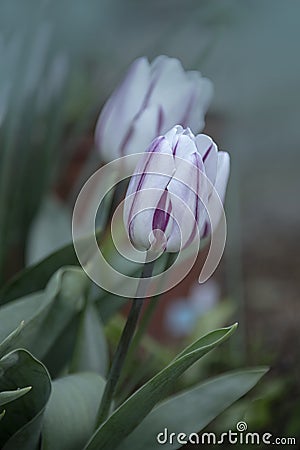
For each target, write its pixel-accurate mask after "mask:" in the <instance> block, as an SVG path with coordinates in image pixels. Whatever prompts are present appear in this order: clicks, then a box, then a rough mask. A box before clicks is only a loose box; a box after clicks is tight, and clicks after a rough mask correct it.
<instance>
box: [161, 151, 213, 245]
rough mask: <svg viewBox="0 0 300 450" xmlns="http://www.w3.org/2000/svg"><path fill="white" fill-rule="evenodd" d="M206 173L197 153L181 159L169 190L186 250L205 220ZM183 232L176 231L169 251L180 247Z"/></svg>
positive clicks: (174, 230) (173, 211) (172, 236)
mask: <svg viewBox="0 0 300 450" xmlns="http://www.w3.org/2000/svg"><path fill="white" fill-rule="evenodd" d="M204 173H205V170H204V166H203V162H202V159H201V157H200V155H199V154H198V153H197V152H196V151H195V152H194V153H192V154H189V155H187V156H186V158H185V160H179V159H178V161H177V170H176V172H175V174H174V177H173V178H172V180H171V181H170V183H169V185H168V186H167V189H168V191H169V193H170V198H171V203H172V215H173V217H174V220H175V221H176V222H177V224H178V225H179V227H180V230H181V239H182V245H183V247H185V246H186V245H187V243H188V242H190V241H191V240H192V239H193V238H194V237H195V235H196V232H197V228H198V226H199V225H200V226H201V222H202V220H203V219H202V217H203V214H202V212H203V210H204V206H203V204H202V201H201V199H203V200H204V201H206V198H207V182H206V177H205V176H203V174H204ZM176 197H177V198H179V199H180V200H181V201H179V200H177V199H176ZM180 230H179V229H178V228H176V227H174V229H173V232H172V235H171V237H170V239H169V241H168V243H169V247H171V246H173V247H175V246H176V244H177V245H178V242H179V241H180V235H179V234H178V233H179V231H180Z"/></svg>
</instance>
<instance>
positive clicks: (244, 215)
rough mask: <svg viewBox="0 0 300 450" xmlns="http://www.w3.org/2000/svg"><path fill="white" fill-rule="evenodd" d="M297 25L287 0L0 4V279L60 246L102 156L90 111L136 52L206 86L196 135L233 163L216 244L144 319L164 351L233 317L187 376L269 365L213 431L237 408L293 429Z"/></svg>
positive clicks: (269, 426)
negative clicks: (210, 257)
mask: <svg viewBox="0 0 300 450" xmlns="http://www.w3.org/2000/svg"><path fill="white" fill-rule="evenodd" d="M299 20H300V3H299V2H295V1H293V0H287V1H285V2H282V1H280V0H264V1H259V0H253V1H252V2H247V1H237V0H224V1H222V2H220V1H216V0H201V1H197V2H196V1H193V0H185V1H183V0H181V1H179V0H172V1H171V0H165V1H164V2H159V1H158V0H153V1H152V2H146V1H137V0H122V1H121V0H110V1H108V0H86V1H83V0H72V1H71V0H60V1H58V0H52V1H48V0H43V1H41V0H40V1H37V0H36V1H34V0H27V1H26V2H18V1H17V0H0V174H1V178H0V277H1V284H3V283H4V282H5V281H7V280H8V279H9V278H10V277H12V276H13V275H14V274H15V273H17V272H18V271H19V270H20V269H22V268H23V267H25V266H26V265H28V264H31V263H34V262H35V261H37V260H39V259H40V258H41V257H43V256H45V255H47V254H49V253H50V252H51V251H53V250H54V249H56V248H58V247H60V246H61V245H63V244H64V243H67V242H69V241H70V240H71V223H70V218H71V212H72V205H73V203H74V199H75V198H76V193H78V191H79V189H80V186H82V184H83V182H84V181H85V180H86V179H87V177H88V175H89V174H90V173H91V172H92V171H93V170H95V168H97V167H98V166H99V165H100V163H101V158H100V155H98V154H97V152H96V150H95V148H94V143H93V132H94V127H95V123H96V119H97V116H98V114H99V112H100V110H101V107H102V106H103V104H104V102H105V100H106V99H107V98H108V96H109V95H110V93H111V92H112V91H113V89H114V87H115V86H116V84H117V83H118V82H119V81H120V80H121V78H122V76H123V75H124V72H125V71H126V69H127V67H128V65H129V64H130V63H131V62H132V61H133V60H134V59H135V58H136V57H138V56H141V55H146V56H147V57H148V58H149V59H150V60H152V59H153V58H154V57H155V56H157V55H159V54H166V55H168V56H174V57H176V58H179V59H180V60H181V61H182V63H183V66H184V67H185V68H186V69H197V70H200V71H201V73H202V74H203V75H204V76H206V77H208V78H210V79H211V80H212V81H213V84H214V87H215V94H214V99H213V102H212V105H211V107H210V109H209V112H208V115H207V117H206V128H205V132H207V133H208V134H210V135H212V136H213V138H214V140H215V141H216V142H217V143H218V145H219V148H220V149H225V150H227V151H229V152H230V154H231V160H232V172H231V178H230V183H229V189H228V193H227V200H226V213H227V221H228V240H227V246H226V253H225V256H224V258H223V261H222V263H221V265H220V267H219V269H218V271H217V273H216V274H215V276H214V277H213V279H212V280H210V281H209V283H208V285H207V286H202V287H197V286H196V285H194V281H195V276H194V277H193V274H192V275H191V276H190V277H189V278H188V279H187V280H186V281H185V283H184V284H183V286H182V288H181V290H177V291H175V292H173V291H172V293H171V294H169V295H167V296H166V299H165V300H166V301H165V303H164V305H163V306H162V307H161V308H160V309H158V310H157V311H156V315H155V317H154V319H155V320H154V325H153V326H152V328H151V332H152V335H153V337H154V338H155V340H156V341H157V342H158V343H160V342H161V344H162V345H163V344H164V343H166V342H167V343H168V344H171V345H174V346H176V345H181V342H182V341H183V340H189V339H191V338H192V335H194V334H199V333H201V332H202V331H203V330H204V331H206V327H207V326H208V324H212V325H213V324H217V325H223V324H228V323H229V322H231V321H232V320H238V321H239V323H240V327H239V332H238V334H237V335H236V336H235V338H234V339H233V340H232V341H233V342H230V344H228V347H227V349H226V352H224V351H222V352H221V353H214V354H213V355H212V356H211V357H209V358H207V359H206V360H205V361H206V363H205V364H204V366H203V365H202V366H201V367H198V366H197V368H196V369H194V371H193V372H190V373H189V375H188V376H189V377H190V378H191V380H192V379H193V377H197V376H199V373H202V372H206V373H208V374H214V373H215V372H218V370H219V369H220V368H228V369H230V368H236V367H242V366H252V365H269V366H270V367H271V370H270V372H269V375H268V376H267V377H265V379H264V381H263V382H262V383H261V384H260V385H259V386H258V387H257V388H256V390H255V391H254V393H253V398H252V401H251V404H250V405H249V402H248V403H247V408H246V405H245V403H243V400H241V401H240V402H239V403H238V404H237V405H236V406H234V407H233V408H231V409H230V410H229V411H228V412H227V413H226V414H225V415H223V416H222V417H221V418H220V419H219V420H218V422H216V423H214V424H212V425H211V428H217V429H221V430H224V429H226V428H225V427H226V426H227V425H226V424H229V425H230V424H232V423H235V422H234V417H237V418H238V417H240V414H242V413H243V414H244V413H245V411H246V410H247V415H246V417H247V420H248V424H249V427H250V425H251V428H252V431H259V430H266V431H268V432H273V433H274V434H275V435H278V436H279V435H287V436H298V437H299V436H300V384H299V370H300V360H299V352H300V335H299V320H300V304H299V300H298V299H299V290H300V228H299V223H300V202H299V199H298V195H299V187H300V183H299V164H300V155H299V141H300V138H299V125H298V121H299V118H300V106H299V105H300V89H299V80H300V59H299V57H297V56H296V55H297V54H298V46H299V40H300V29H299ZM195 274H197V271H196V272H195ZM195 274H194V275H195ZM195 312H196V313H195ZM195 318H196V319H195ZM224 353H225V354H224Z"/></svg>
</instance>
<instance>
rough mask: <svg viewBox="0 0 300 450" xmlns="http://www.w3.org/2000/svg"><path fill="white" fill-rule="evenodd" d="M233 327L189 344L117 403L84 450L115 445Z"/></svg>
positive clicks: (228, 333)
mask: <svg viewBox="0 0 300 450" xmlns="http://www.w3.org/2000/svg"><path fill="white" fill-rule="evenodd" d="M236 327H237V324H235V325H233V326H232V327H229V328H223V329H220V330H216V331H213V332H211V333H209V334H207V335H205V336H203V337H202V338H200V339H199V340H198V341H197V342H196V343H194V344H193V345H191V346H190V347H189V349H190V351H189V352H188V353H187V351H184V352H182V353H181V356H180V357H177V358H175V360H173V361H172V362H171V363H170V364H169V365H168V366H167V367H166V368H165V369H163V370H162V371H160V372H159V373H158V374H157V375H155V376H154V377H153V378H152V379H151V380H149V381H148V382H147V383H146V384H144V386H142V387H141V388H140V389H139V390H138V391H136V392H135V393H134V394H133V395H132V396H131V397H129V398H128V399H127V400H126V401H125V402H124V403H123V404H122V405H121V406H119V408H118V409H117V410H116V411H115V412H114V413H113V414H112V415H111V416H110V417H109V419H108V420H107V421H106V422H105V423H104V424H102V425H100V427H99V428H98V429H97V430H96V432H95V433H94V435H93V436H92V438H91V440H90V442H89V443H88V445H87V446H86V450H99V449H100V448H101V450H113V449H115V448H117V447H118V446H119V445H120V444H121V443H122V441H123V440H124V439H125V437H127V436H128V435H129V434H130V433H131V432H132V431H133V430H134V429H135V428H136V427H137V426H138V425H139V424H140V423H141V421H142V420H143V419H144V418H145V417H146V416H147V415H148V414H149V412H150V411H151V410H152V408H153V407H154V406H155V405H156V404H157V403H158V402H159V401H160V400H161V399H162V397H163V396H165V395H166V393H167V392H168V391H169V390H170V389H171V388H172V386H173V384H174V383H175V381H176V380H177V378H178V377H179V376H180V375H182V374H183V373H184V372H185V371H186V370H187V369H188V368H189V367H190V366H191V365H193V364H194V363H195V362H196V361H198V360H199V359H200V358H201V357H202V356H204V355H205V354H206V353H208V352H209V351H210V350H213V349H214V348H215V347H216V346H218V345H220V344H221V343H222V342H224V341H225V340H226V339H228V338H229V337H230V336H231V335H232V333H233V332H234V331H235V329H236Z"/></svg>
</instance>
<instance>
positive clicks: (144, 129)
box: [95, 56, 213, 162]
mask: <svg viewBox="0 0 300 450" xmlns="http://www.w3.org/2000/svg"><path fill="white" fill-rule="evenodd" d="M212 91H213V88H212V83H211V81H210V80H208V79H206V78H203V77H202V76H201V74H200V73H199V72H197V71H190V72H185V71H184V70H183V68H182V65H181V63H180V62H179V61H178V60H177V59H174V58H168V57H167V56H159V57H158V58H156V59H155V60H154V61H153V62H152V63H151V64H149V62H148V60H147V59H146V58H144V57H143V58H138V59H137V60H135V61H134V62H133V63H132V65H131V66H130V68H129V71H128V73H127V75H126V76H125V79H124V80H123V82H122V83H121V84H120V86H119V87H118V88H117V89H116V90H115V91H114V93H113V94H112V95H111V97H110V98H109V99H108V101H107V102H106V104H105V106H104V108H103V110H102V112H101V114H100V116H99V119H98V122H97V126H96V133H95V141H96V145H97V147H98V149H99V151H100V154H101V157H102V159H103V161H105V162H109V161H112V160H114V159H116V158H119V157H121V156H125V155H131V154H133V153H139V152H142V151H143V150H144V149H145V148H146V147H147V146H148V145H149V144H150V142H151V141H152V140H153V139H154V138H155V137H156V136H158V135H161V134H164V133H165V132H167V131H168V130H169V129H170V128H171V127H173V126H174V125H176V124H180V125H182V126H183V127H189V128H191V130H192V131H193V132H194V133H196V132H199V131H201V130H202V129H203V127H204V114H205V112H206V110H207V108H208V105H209V103H210V100H211V97H212Z"/></svg>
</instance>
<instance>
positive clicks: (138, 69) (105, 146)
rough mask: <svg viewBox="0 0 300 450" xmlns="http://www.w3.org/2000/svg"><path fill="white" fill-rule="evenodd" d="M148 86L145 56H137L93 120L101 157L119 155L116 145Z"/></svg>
mask: <svg viewBox="0 0 300 450" xmlns="http://www.w3.org/2000/svg"><path fill="white" fill-rule="evenodd" d="M149 86H150V66H149V63H148V61H147V59H146V58H138V59H137V60H135V61H134V62H133V64H132V65H131V66H130V69H129V71H128V73H127V75H126V76H125V79H124V80H123V82H122V83H121V84H120V86H119V87H118V88H117V89H116V90H115V91H114V93H113V94H112V96H111V97H110V98H109V100H108V101H107V103H106V104H105V106H104V108H103V110H102V112H101V114H100V116H99V119H98V122H97V126H96V132H95V140H96V143H97V146H98V148H99V150H100V151H101V156H102V157H103V159H104V160H105V161H111V160H112V159H115V158H117V157H118V156H121V155H120V148H121V147H122V143H123V141H124V140H126V134H127V133H128V129H129V126H130V123H131V121H132V120H133V119H134V117H135V116H136V115H137V114H138V113H139V111H140V110H141V108H142V105H143V102H144V97H145V95H146V92H147V91H148V89H149Z"/></svg>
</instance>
